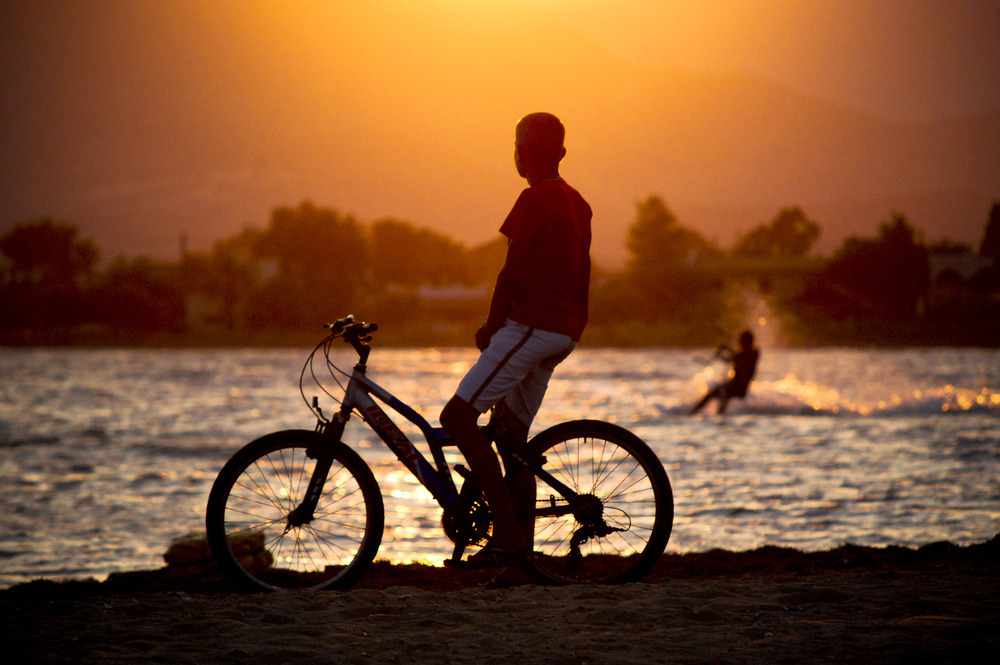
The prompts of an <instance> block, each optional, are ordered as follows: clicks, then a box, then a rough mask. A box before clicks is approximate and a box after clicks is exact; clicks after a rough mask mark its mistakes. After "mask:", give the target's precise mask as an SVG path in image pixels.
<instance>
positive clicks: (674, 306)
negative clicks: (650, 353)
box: [604, 196, 721, 322]
mask: <svg viewBox="0 0 1000 665" xmlns="http://www.w3.org/2000/svg"><path fill="white" fill-rule="evenodd" d="M628 250H629V254H630V258H629V261H628V264H627V266H626V271H625V282H624V284H625V286H626V288H627V289H628V290H629V291H630V292H631V293H630V297H628V298H621V299H620V300H619V302H620V304H619V306H618V308H617V310H618V312H617V313H616V312H615V311H613V310H609V311H606V312H605V313H604V315H605V316H610V317H612V318H613V317H615V316H619V317H622V318H636V317H639V318H642V319H645V320H646V321H648V322H653V321H656V320H658V319H661V318H665V317H677V316H695V317H699V318H705V317H714V316H716V315H717V310H718V306H719V302H718V301H719V298H718V297H717V296H718V295H719V288H718V287H720V286H721V285H720V284H717V283H716V282H715V281H714V280H713V279H712V278H711V277H710V276H708V275H707V274H705V273H703V272H699V271H698V270H697V269H696V268H697V266H698V265H699V264H700V263H701V262H702V261H703V260H704V259H706V258H715V257H718V256H721V252H720V251H719V249H718V248H717V247H716V246H715V245H713V244H712V243H711V242H709V241H707V240H705V239H704V238H703V237H702V236H701V235H700V234H698V233H697V232H696V231H693V230H691V229H688V228H686V227H684V226H682V225H681V224H680V223H679V222H678V221H677V218H676V217H674V214H673V213H672V212H671V211H670V209H669V208H667V206H666V205H665V204H664V203H663V200H662V199H660V198H659V197H657V196H650V197H649V198H648V199H646V200H645V201H643V202H641V203H639V204H637V205H636V219H635V222H633V224H632V226H631V227H630V228H629V233H628Z"/></svg>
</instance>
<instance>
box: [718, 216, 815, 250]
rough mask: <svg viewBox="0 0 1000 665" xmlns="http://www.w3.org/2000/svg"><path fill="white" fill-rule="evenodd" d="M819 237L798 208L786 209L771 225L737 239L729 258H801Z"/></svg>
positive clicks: (759, 227) (764, 225) (811, 223)
mask: <svg viewBox="0 0 1000 665" xmlns="http://www.w3.org/2000/svg"><path fill="white" fill-rule="evenodd" d="M819 235H820V228H819V225H818V224H817V223H816V222H813V221H811V220H809V219H808V218H806V216H805V214H804V213H803V212H802V210H801V209H800V208H785V209H783V210H781V211H780V212H779V213H778V215H777V217H775V218H774V220H773V221H772V222H771V223H770V224H761V225H760V226H758V227H756V228H755V229H752V230H751V231H749V232H747V234H746V235H744V236H743V237H741V238H740V239H739V240H737V241H736V244H735V245H734V246H733V251H732V255H733V256H737V257H760V258H763V257H768V258H777V257H802V256H805V255H806V254H808V253H809V250H810V249H812V246H813V245H814V244H815V242H816V240H818V239H819Z"/></svg>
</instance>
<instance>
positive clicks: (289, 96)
mask: <svg viewBox="0 0 1000 665" xmlns="http://www.w3.org/2000/svg"><path fill="white" fill-rule="evenodd" d="M0 31H2V33H0V38H2V39H0V57H2V64H3V69H2V74H0V76H2V78H0V86H2V88H0V91H2V93H3V94H2V98H3V102H2V107H0V108H2V113H3V120H4V122H3V126H2V128H0V228H6V227H7V226H9V225H11V224H13V223H16V222H19V221H24V220H26V219H35V218H38V217H41V216H44V215H55V216H57V217H60V218H62V219H65V220H67V221H71V222H75V223H77V224H79V225H81V226H82V227H83V228H84V232H85V235H90V236H93V237H95V239H96V240H97V241H98V244H99V246H102V247H103V248H105V253H106V254H108V255H112V256H113V255H115V254H117V253H121V252H124V253H128V254H137V253H140V252H146V253H153V254H157V255H160V256H165V257H172V256H175V255H176V246H177V237H178V235H179V234H180V233H187V234H188V235H189V237H190V241H191V245H192V246H193V247H194V248H195V249H207V248H208V247H209V246H210V245H211V242H212V241H214V240H215V239H218V238H220V237H223V236H226V235H231V234H233V233H235V232H236V231H238V230H239V229H240V228H241V227H242V226H244V225H247V224H251V225H256V226H263V225H264V224H266V222H267V219H268V215H269V211H270V209H271V208H273V207H274V206H277V205H284V204H295V203H298V202H299V201H301V200H303V199H311V200H312V201H314V202H315V203H316V204H318V205H323V206H330V207H335V208H338V209H340V210H342V211H344V212H350V213H354V214H355V215H356V216H358V217H359V218H360V219H362V220H364V221H372V220H374V219H377V218H379V217H383V216H394V217H397V218H402V219H405V220H408V221H411V222H413V223H415V224H418V225H421V226H431V227H434V228H437V229H440V230H442V231H444V232H446V233H448V234H450V235H452V236H454V237H456V238H458V239H460V240H462V241H464V242H467V243H478V242H482V241H484V240H488V239H490V238H492V237H494V235H495V233H496V228H497V227H498V226H499V223H500V221H501V220H502V219H503V216H504V215H505V214H506V212H507V210H508V209H509V206H510V205H511V203H512V202H513V200H514V198H515V197H516V195H517V192H518V191H519V190H520V188H521V187H523V181H521V180H519V179H518V178H517V176H516V173H515V172H514V169H513V165H512V159H511V142H512V130H513V125H514V122H515V121H516V120H517V118H518V117H519V116H521V115H523V114H525V113H528V112H531V111H536V110H543V109H544V110H549V111H552V112H555V113H557V114H559V115H560V116H561V117H562V118H563V120H564V121H565V123H566V125H567V128H568V136H567V147H568V156H567V159H566V162H565V163H564V174H565V175H566V176H567V179H569V180H570V181H571V182H572V183H573V184H575V185H577V186H578V188H579V189H581V191H582V192H583V193H584V195H585V196H587V198H588V199H589V200H590V201H591V203H592V204H593V206H594V209H595V239H596V241H597V242H596V244H595V256H596V257H597V258H598V259H599V260H602V261H604V262H605V263H608V264H614V263H615V262H617V261H620V260H621V259H622V257H623V253H624V242H623V238H624V230H625V228H627V225H628V224H629V223H630V222H631V220H632V216H633V212H634V204H635V202H636V201H638V200H639V199H641V198H644V197H646V196H648V195H650V194H658V195H660V196H662V197H663V198H664V200H666V201H667V203H668V205H670V206H671V208H672V209H674V210H675V212H677V214H678V216H679V217H680V219H681V221H682V223H685V224H689V225H691V226H694V227H696V228H699V230H702V231H703V232H704V233H705V234H706V235H708V236H709V237H713V238H715V239H717V240H718V241H719V242H721V243H723V244H728V243H730V242H732V240H733V239H734V238H735V236H736V234H738V233H739V232H741V231H745V230H746V229H748V228H750V227H751V226H753V225H756V224H758V223H761V222H763V221H768V220H769V219H770V218H771V217H773V215H774V214H775V213H776V212H777V210H778V209H779V208H780V207H782V206H787V205H802V206H803V207H804V208H805V210H806V213H807V214H810V215H812V216H813V217H815V218H816V219H817V221H819V222H820V223H821V225H823V226H824V242H826V243H827V244H826V248H827V249H829V248H830V247H831V246H832V244H833V243H835V242H839V240H841V239H842V238H843V236H844V235H845V234H847V233H849V232H853V233H867V234H871V233H873V232H874V229H875V228H876V227H877V224H878V222H879V221H882V220H884V219H887V218H888V216H889V214H890V212H891V211H892V210H895V209H899V210H902V211H903V212H904V213H908V214H909V215H910V216H911V218H912V221H913V222H914V223H915V224H916V225H917V226H918V227H920V228H923V229H925V232H926V234H927V235H928V236H930V237H931V238H936V237H938V236H941V235H945V234H947V235H949V236H950V237H953V238H955V239H958V240H962V241H967V242H978V239H979V237H980V235H981V229H982V226H983V224H984V223H985V219H986V214H987V212H988V204H989V202H990V201H991V200H992V199H993V198H1000V185H998V183H1000V164H998V158H997V157H996V156H995V155H994V154H993V153H994V150H993V149H992V148H993V146H992V144H989V141H988V140H987V141H985V142H984V140H983V139H982V137H981V135H982V134H983V133H984V132H985V134H986V135H987V136H989V135H990V134H991V130H992V129H995V128H997V124H996V119H997V111H998V109H1000V4H998V3H997V2H995V1H986V0H983V1H981V2H960V1H956V0H934V1H930V0H879V1H877V2H875V1H868V2H855V1H850V0H839V1H838V2H837V3H821V2H812V1H808V0H802V1H793V0H755V1H754V2H743V1H738V0H732V1H728V2H727V1H722V0H683V1H681V0H670V1H665V0H633V1H631V2H620V1H618V0H493V1H489V0H477V2H469V1H467V0H419V1H418V0H413V1H406V0H396V1H389V0H382V1H379V0H372V1H366V2H357V1H346V0H345V1H343V2H341V1H330V0H298V1H297V2H276V1H272V2H264V1H261V0H257V1H253V0H249V1H239V2H236V1H235V0H232V1H230V0H227V1H225V2H221V1H215V2H203V1H197V2H196V1H194V0H169V1H168V0H163V1H160V0H155V1H154V0H136V1H130V0H88V2H59V1H51V2H45V3H34V2H27V1H21V0H6V1H5V2H4V3H3V4H2V5H0ZM987 112H989V113H992V115H991V116H990V119H989V120H988V121H986V124H985V125H984V126H983V127H982V128H980V127H978V125H976V126H973V125H974V123H972V124H970V123H958V127H956V126H951V125H949V126H940V125H935V126H934V127H932V128H931V130H927V129H925V127H924V126H923V125H922V124H921V123H928V122H937V121H943V120H946V119H949V118H954V117H958V116H963V115H966V114H970V113H987ZM977 132H979V133H977ZM997 133H998V134H1000V132H997ZM968 146H971V148H969V147H968ZM977 146H978V147H977ZM977 150H978V152H977ZM995 152H996V153H1000V150H997V151H995ZM984 207H985V209H983V210H981V212H977V211H979V210H980V209H981V208H984Z"/></svg>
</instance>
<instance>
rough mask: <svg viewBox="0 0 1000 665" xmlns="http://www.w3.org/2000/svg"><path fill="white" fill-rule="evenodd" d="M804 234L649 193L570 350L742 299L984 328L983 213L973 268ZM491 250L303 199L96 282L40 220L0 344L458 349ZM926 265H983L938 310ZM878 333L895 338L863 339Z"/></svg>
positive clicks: (0, 328)
mask: <svg viewBox="0 0 1000 665" xmlns="http://www.w3.org/2000/svg"><path fill="white" fill-rule="evenodd" d="M819 237H820V226H819V224H817V223H816V222H815V221H813V220H811V219H809V218H808V217H807V216H806V214H805V213H804V212H803V211H802V210H801V209H800V208H798V207H789V208H785V209H782V210H780V211H779V212H778V213H777V214H776V216H775V217H774V219H773V220H771V221H770V222H767V223H762V224H760V225H758V226H756V227H755V228H753V229H750V230H749V231H748V232H746V233H745V234H743V235H742V236H741V237H739V238H738V239H737V241H736V242H735V243H734V245H733V246H732V247H731V248H729V249H723V248H721V247H719V246H718V245H717V244H716V243H714V242H712V241H710V240H709V239H707V238H705V237H704V236H702V235H701V234H699V233H698V232H697V231H695V230H693V229H691V228H689V227H687V226H685V225H683V224H682V223H681V222H680V221H679V220H678V219H677V218H676V216H675V215H674V214H673V213H672V212H671V210H670V209H669V207H668V206H667V205H666V203H665V202H664V201H663V200H662V199H661V198H660V197H658V196H650V197H648V198H646V199H645V200H643V201H640V202H639V203H637V205H636V216H635V219H634V221H633V223H632V224H631V226H630V227H629V231H628V237H627V249H628V259H627V262H626V264H625V266H624V267H623V268H622V269H620V270H617V271H606V270H601V269H600V268H599V267H595V270H594V278H593V283H592V290H591V325H590V327H589V328H588V332H587V334H586V337H585V340H584V341H585V343H589V344H593V345H636V344H641V345H650V344H670V345H707V344H713V343H721V342H724V341H727V339H729V338H730V337H731V336H732V335H734V334H735V333H736V332H738V328H740V327H741V326H745V325H746V322H747V319H746V312H745V311H744V304H745V302H746V298H745V295H746V294H747V293H748V291H752V292H753V293H755V294H758V295H761V296H762V297H764V298H766V299H767V301H768V302H769V304H770V306H771V308H772V309H773V310H774V311H776V312H778V313H780V314H781V317H782V319H783V321H784V324H785V328H786V329H787V330H788V331H790V334H789V341H791V342H793V343H794V342H818V343H834V342H842V341H847V342H851V341H853V342H854V343H865V337H866V336H868V337H871V335H872V334H873V333H875V338H876V341H888V342H891V343H919V342H920V341H921V340H922V339H924V337H921V335H920V334H919V332H920V331H927V330H930V329H940V328H941V327H942V326H944V327H945V328H948V326H951V328H954V325H953V324H954V322H955V321H956V320H958V321H960V322H961V323H963V324H969V323H970V322H971V324H973V325H974V327H975V326H978V327H979V329H982V330H983V331H984V332H983V334H987V335H988V334H991V333H992V332H993V331H995V330H997V329H998V328H997V320H998V319H1000V314H998V309H1000V306H998V296H997V294H998V291H1000V278H998V269H997V264H998V263H1000V206H998V205H994V206H993V210H992V211H991V213H990V216H989V219H988V221H987V224H986V229H985V233H984V237H983V242H982V244H981V246H980V248H979V251H978V254H976V253H975V252H973V250H972V249H971V248H969V247H965V246H962V245H957V244H955V243H951V242H949V241H946V240H945V241H941V242H939V243H937V244H932V245H929V244H927V243H925V242H924V240H923V239H922V238H921V236H920V234H919V233H918V232H917V231H916V230H915V229H914V228H913V227H912V226H911V225H910V224H909V223H908V222H907V220H906V218H905V217H904V216H903V215H901V214H894V215H893V216H892V217H891V219H890V220H888V221H886V222H883V223H882V224H881V226H880V227H879V230H878V233H877V235H876V236H875V237H873V238H859V237H851V238H848V239H847V240H846V241H845V242H844V243H843V245H842V246H841V247H840V248H838V249H837V250H836V251H835V252H834V253H833V255H832V256H831V257H829V258H823V257H816V256H812V255H811V252H812V249H813V247H814V245H815V243H816V241H817V240H818V239H819ZM504 252H505V241H504V239H503V238H502V237H500V236H498V237H497V239H496V240H495V241H492V242H489V243H486V244H483V245H481V246H477V247H471V248H470V247H466V246H465V245H464V244H462V243H460V242H457V241H455V240H454V239H452V238H449V237H447V236H446V235H444V234H441V233H439V232H436V231H433V230H430V229H426V228H419V227H417V226H415V225H413V224H411V223H408V222H404V221H400V220H396V219H382V220H378V221H375V222H373V223H370V224H369V223H363V222H361V221H359V220H357V219H355V218H354V217H353V216H351V215H347V214H342V213H340V212H339V211H337V210H335V209H331V208H324V207H318V206H315V205H313V204H312V203H309V202H303V203H301V204H300V205H298V206H295V207H289V206H286V207H279V208H276V209H275V210H273V211H272V214H271V217H270V220H269V223H268V225H267V226H266V227H265V228H262V229H261V228H247V229H244V230H243V231H242V232H240V233H238V234H236V235H234V236H232V237H228V238H224V239H222V240H220V241H218V242H217V243H216V244H215V245H214V247H213V248H212V249H211V250H210V251H208V252H203V253H191V252H184V255H183V256H182V257H181V258H180V259H179V260H178V261H174V262H170V261H158V260H153V259H151V258H148V257H145V256H140V257H138V258H132V259H127V258H122V257H119V258H116V259H115V260H113V261H111V262H110V263H109V264H108V265H107V266H106V267H103V268H101V267H99V265H100V262H99V259H100V251H99V248H98V247H97V246H96V245H95V244H94V242H93V241H92V240H89V239H86V238H82V237H81V236H80V231H79V228H78V227H77V226H75V225H73V224H71V223H66V222H60V221H56V220H53V219H49V218H46V219H40V220H35V221H32V222H27V223H23V224H19V225H17V226H15V227H14V228H12V229H11V230H10V231H8V232H7V233H5V234H4V235H3V236H0V313H2V314H0V341H3V342H4V343H7V344H17V343H29V344H31V343H61V342H62V343H150V342H151V341H152V342H164V340H166V342H164V343H171V342H170V340H171V339H174V340H177V339H188V340H190V341H192V343H197V342H199V341H201V342H208V343H212V340H213V339H215V340H216V341H219V342H223V343H225V342H226V341H227V340H228V343H254V342H255V340H256V341H259V340H261V339H265V340H266V339H271V340H280V339H291V338H295V339H298V338H299V337H302V338H303V339H304V335H305V334H311V335H312V336H315V335H316V332H317V326H318V324H319V323H321V322H322V321H323V320H324V319H329V318H332V317H336V316H340V315H343V314H345V313H348V312H351V313H354V314H356V315H358V316H360V317H363V318H365V319H368V320H374V321H378V322H379V323H380V324H382V325H383V327H384V328H385V329H387V330H392V331H393V333H392V336H391V339H392V340H393V341H396V342H398V343H403V344H452V343H456V344H466V343H468V338H469V335H471V331H474V330H475V328H476V326H478V325H479V323H480V322H481V320H482V319H483V317H484V316H485V313H486V306H487V303H488V298H489V295H490V294H489V286H490V285H491V284H492V281H493V279H494V278H495V276H496V273H497V272H498V271H499V269H500V267H501V265H502V263H503V257H504ZM940 253H951V254H968V255H975V256H978V257H980V259H983V260H982V261H981V264H982V266H981V267H980V268H979V269H978V270H977V271H976V272H975V274H973V275H972V276H971V277H970V278H968V279H962V280H960V283H959V284H958V285H957V286H958V287H960V288H958V289H957V290H956V289H955V288H949V289H944V291H947V293H948V294H950V295H951V296H955V297H950V298H944V299H943V300H942V298H941V297H938V296H940V292H942V289H939V288H937V287H938V286H939V285H936V284H935V283H934V281H933V275H932V272H931V257H932V256H934V255H935V254H940ZM989 261H992V262H993V263H992V265H991V264H989ZM955 286H956V284H954V283H951V284H950V287H955ZM955 294H958V295H957V296H956V295H955ZM956 298H957V300H958V301H960V304H961V306H960V307H956V305H955V302H956ZM966 327H968V326H967V325H966ZM951 328H949V329H951ZM889 329H893V330H899V331H902V332H900V333H899V334H897V335H896V338H893V336H892V335H889V337H888V338H885V339H877V338H878V337H879V335H878V334H877V333H878V331H879V330H883V331H885V330H889ZM837 331H839V332H837ZM953 332H954V331H953ZM268 335H270V337H267V336H268ZM283 335H284V337H282V336H283ZM838 335H840V337H842V338H843V339H839V338H838ZM852 335H853V336H855V337H857V339H854V340H851V339H850V337H851V336H852ZM213 336H214V337H213ZM289 336H291V337H289ZM297 336H298V337H297ZM884 337H885V335H883V338H884ZM996 339H1000V336H997V337H996Z"/></svg>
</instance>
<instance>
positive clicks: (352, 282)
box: [250, 201, 368, 327]
mask: <svg viewBox="0 0 1000 665" xmlns="http://www.w3.org/2000/svg"><path fill="white" fill-rule="evenodd" d="M252 250H253V253H254V256H255V257H257V258H272V259H275V260H276V261H277V266H278V274H277V275H276V276H275V278H274V284H271V285H269V286H267V289H266V293H262V294H261V297H260V299H259V300H258V302H257V303H251V304H250V306H251V308H252V311H251V314H250V316H251V318H252V320H253V321H255V322H256V323H257V325H260V326H267V325H270V324H268V321H269V320H270V321H272V322H273V326H275V327H300V326H309V325H313V324H315V323H316V322H317V321H323V320H326V319H329V318H330V317H336V316H342V315H343V314H346V313H349V312H348V310H353V309H354V307H352V305H356V303H357V297H358V289H359V287H360V286H361V285H362V284H363V283H364V281H365V279H366V270H367V266H368V243H367V242H366V238H365V233H364V229H363V228H362V227H361V225H360V224H359V223H358V222H357V221H356V220H355V219H354V218H353V217H351V216H349V215H341V214H340V213H338V212H337V211H335V210H331V209H327V208H317V207H316V206H314V205H313V204H312V203H310V202H308V201H306V202H303V203H302V204H300V205H299V207H297V208H289V207H282V208H277V209H275V210H274V212H273V213H272V215H271V222H270V224H269V226H268V227H267V229H265V230H264V231H263V232H261V233H260V235H259V236H258V237H257V238H256V239H255V242H254V243H253V248H252ZM278 285H280V288H278ZM276 302H281V308H280V316H279V315H278V310H274V311H275V317H274V318H273V319H269V315H268V307H269V306H271V305H274V303H276ZM358 314H359V315H363V314H362V313H361V312H358Z"/></svg>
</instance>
